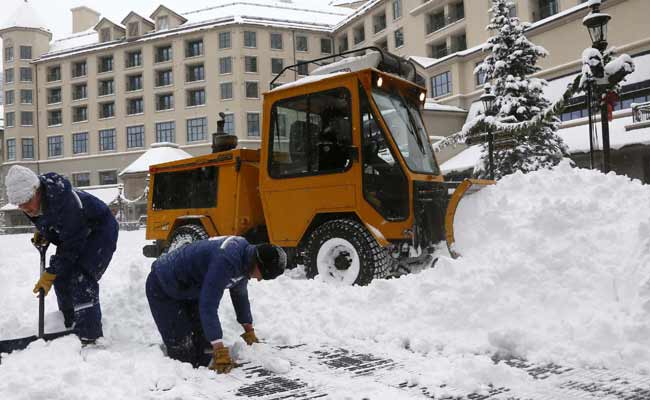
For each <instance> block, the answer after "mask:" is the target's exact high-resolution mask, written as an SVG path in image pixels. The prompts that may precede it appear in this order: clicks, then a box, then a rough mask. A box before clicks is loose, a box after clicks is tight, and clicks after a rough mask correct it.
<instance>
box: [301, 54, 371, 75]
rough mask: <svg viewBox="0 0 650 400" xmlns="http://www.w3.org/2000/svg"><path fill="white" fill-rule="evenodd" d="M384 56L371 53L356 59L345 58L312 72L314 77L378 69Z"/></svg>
mask: <svg viewBox="0 0 650 400" xmlns="http://www.w3.org/2000/svg"><path fill="white" fill-rule="evenodd" d="M381 59H382V55H381V53H379V52H378V51H369V52H368V54H365V55H362V56H356V57H345V58H343V59H341V60H339V61H336V62H333V63H331V64H327V65H323V66H320V67H318V68H316V69H315V70H313V71H312V73H311V74H312V75H328V74H333V73H335V72H356V71H361V70H364V69H368V68H377V66H378V65H379V63H380V62H381Z"/></svg>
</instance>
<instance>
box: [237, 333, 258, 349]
mask: <svg viewBox="0 0 650 400" xmlns="http://www.w3.org/2000/svg"><path fill="white" fill-rule="evenodd" d="M241 338H242V339H244V342H246V344H247V345H249V346H250V345H252V344H253V343H259V342H260V341H259V340H257V336H255V331H254V330H250V331H247V332H244V333H243V334H242V335H241Z"/></svg>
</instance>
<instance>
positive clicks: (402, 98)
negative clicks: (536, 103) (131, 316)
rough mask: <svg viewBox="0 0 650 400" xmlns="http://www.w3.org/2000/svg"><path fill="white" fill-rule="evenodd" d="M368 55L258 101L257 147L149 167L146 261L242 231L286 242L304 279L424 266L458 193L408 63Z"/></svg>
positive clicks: (369, 275)
mask: <svg viewBox="0 0 650 400" xmlns="http://www.w3.org/2000/svg"><path fill="white" fill-rule="evenodd" d="M372 50H376V51H372V52H369V53H368V54H367V55H366V56H363V57H352V58H347V59H343V60H342V61H340V62H337V63H333V64H330V65H326V66H322V67H319V68H317V69H316V70H315V71H314V73H313V74H312V75H311V76H308V77H306V78H303V79H301V80H298V81H296V82H292V83H289V84H285V85H282V86H280V87H277V88H275V89H273V90H271V91H269V92H267V93H265V94H264V104H263V118H262V124H263V129H262V136H261V148H260V149H259V150H245V149H228V150H225V151H218V152H216V153H214V154H210V155H206V156H201V157H196V158H191V159H185V160H181V161H176V162H172V163H166V164H159V165H155V166H152V167H151V168H150V175H151V180H150V185H151V190H150V191H149V193H150V197H149V209H148V222H147V238H148V239H154V240H156V243H155V244H154V245H151V246H147V247H145V249H144V251H145V254H146V255H149V256H157V255H159V254H160V253H161V252H163V251H168V250H169V249H173V248H174V247H176V246H179V245H182V244H184V243H187V242H188V241H192V240H197V239H203V238H207V237H211V236H219V235H242V236H245V237H247V238H248V239H249V241H251V242H261V241H270V242H271V243H273V244H276V245H279V246H282V247H283V248H285V249H286V250H287V252H288V254H289V255H290V259H291V260H292V261H293V263H294V265H295V264H296V263H300V264H304V265H305V268H306V272H307V275H308V276H309V277H314V276H316V275H320V276H321V277H322V279H324V280H326V281H332V282H337V283H343V284H360V285H363V284H367V283H369V282H370V281H371V280H372V279H373V278H381V277H385V276H387V275H388V274H391V273H394V272H395V271H397V270H400V269H402V270H403V269H407V270H408V269H409V268H410V267H411V266H413V265H423V264H427V263H429V262H431V253H432V250H433V246H434V245H435V244H436V243H438V242H439V241H441V240H444V239H445V228H444V226H445V210H446V209H447V205H448V203H450V202H449V194H448V191H449V188H450V186H454V185H453V184H452V185H450V184H449V183H446V182H444V179H443V176H442V175H441V173H440V169H439V167H438V165H437V162H436V160H435V157H434V154H433V151H432V148H431V145H430V143H429V138H428V135H427V132H426V129H425V127H424V123H423V120H422V117H421V114H420V108H421V106H422V103H423V102H424V100H425V97H426V93H425V92H426V91H425V89H424V88H423V87H421V86H418V85H417V84H415V83H414V82H413V81H414V80H415V79H414V78H415V75H416V74H415V68H414V66H413V65H412V64H411V63H409V62H407V61H405V60H403V59H401V58H398V57H395V56H393V55H390V54H387V53H383V52H382V51H379V49H372ZM356 51H358V50H356ZM321 60H322V59H321ZM321 60H314V61H311V62H315V63H317V62H319V61H321ZM311 62H310V63H311ZM296 67H298V65H296V66H290V67H287V68H286V70H290V69H292V68H296ZM279 76H282V74H280V75H279ZM218 137H219V135H217V136H215V138H218ZM215 140H216V139H215ZM474 183H479V182H474ZM470 186H471V184H470ZM479 186H480V185H479ZM463 193H464V192H463ZM461 195H462V194H461ZM451 204H453V205H454V206H453V210H449V211H448V212H447V224H448V225H450V226H451V224H453V212H454V211H455V205H457V204H458V199H456V201H455V204H454V201H452V202H451ZM447 233H448V242H453V230H452V231H451V237H449V232H447ZM452 254H453V253H452Z"/></svg>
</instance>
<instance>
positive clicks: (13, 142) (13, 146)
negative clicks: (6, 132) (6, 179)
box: [7, 139, 16, 161]
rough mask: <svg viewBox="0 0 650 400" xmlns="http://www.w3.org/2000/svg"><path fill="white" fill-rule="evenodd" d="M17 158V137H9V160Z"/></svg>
mask: <svg viewBox="0 0 650 400" xmlns="http://www.w3.org/2000/svg"><path fill="white" fill-rule="evenodd" d="M15 160H16V139H7V161H15Z"/></svg>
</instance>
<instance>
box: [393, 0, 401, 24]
mask: <svg viewBox="0 0 650 400" xmlns="http://www.w3.org/2000/svg"><path fill="white" fill-rule="evenodd" d="M392 5H393V19H394V20H395V19H398V18H401V17H402V0H393V4H392Z"/></svg>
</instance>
